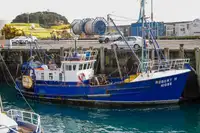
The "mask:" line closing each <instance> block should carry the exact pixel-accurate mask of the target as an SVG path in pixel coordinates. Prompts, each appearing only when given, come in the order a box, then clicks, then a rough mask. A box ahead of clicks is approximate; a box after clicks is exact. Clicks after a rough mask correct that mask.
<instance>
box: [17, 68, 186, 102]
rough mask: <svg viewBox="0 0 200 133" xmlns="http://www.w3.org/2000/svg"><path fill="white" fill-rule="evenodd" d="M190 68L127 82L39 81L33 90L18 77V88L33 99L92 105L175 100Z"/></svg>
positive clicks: (179, 94) (179, 95)
mask: <svg viewBox="0 0 200 133" xmlns="http://www.w3.org/2000/svg"><path fill="white" fill-rule="evenodd" d="M188 74H189V72H184V73H180V74H176V75H171V76H165V77H162V78H155V79H149V80H144V81H138V82H130V83H113V84H109V85H104V86H89V85H85V86H84V85H83V86H82V85H80V86H78V85H71V86H69V85H59V84H58V83H50V84H48V85H47V84H46V83H41V82H40V84H36V85H35V86H34V91H33V92H31V91H28V90H26V89H24V88H23V87H22V85H21V82H20V81H19V80H17V81H16V83H17V85H18V86H19V89H20V90H18V91H20V92H22V93H23V94H24V96H26V97H28V98H32V99H36V100H42V101H48V102H49V101H50V102H60V103H67V104H68V103H72V104H75V103H78V104H83V105H84V104H89V105H90V104H91V105H97V104H99V105H106V104H111V105H115V104H116V105H147V104H149V105H150V104H171V103H178V101H179V100H180V97H181V94H182V92H183V90H184V87H185V84H186V80H187V76H188Z"/></svg>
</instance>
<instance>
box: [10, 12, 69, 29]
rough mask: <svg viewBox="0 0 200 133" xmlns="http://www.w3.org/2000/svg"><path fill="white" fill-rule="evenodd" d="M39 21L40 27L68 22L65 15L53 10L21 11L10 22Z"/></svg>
mask: <svg viewBox="0 0 200 133" xmlns="http://www.w3.org/2000/svg"><path fill="white" fill-rule="evenodd" d="M27 22H29V23H39V24H40V25H41V26H42V27H45V28H46V27H50V26H54V25H59V24H61V23H63V24H69V22H68V20H67V19H66V18H65V16H62V15H60V14H57V13H55V12H47V11H44V12H35V13H29V14H28V13H23V14H20V15H18V16H16V18H15V19H13V21H12V23H27Z"/></svg>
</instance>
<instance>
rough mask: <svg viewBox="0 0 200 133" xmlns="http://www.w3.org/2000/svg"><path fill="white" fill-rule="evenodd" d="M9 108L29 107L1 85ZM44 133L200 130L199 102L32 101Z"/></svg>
mask: <svg viewBox="0 0 200 133" xmlns="http://www.w3.org/2000/svg"><path fill="white" fill-rule="evenodd" d="M0 94H1V95H2V97H3V104H4V107H5V109H6V110H8V109H10V108H20V109H26V108H28V107H27V105H26V104H25V102H24V101H23V100H22V99H21V98H18V97H17V96H16V92H15V90H14V89H13V88H10V87H8V86H6V85H0ZM30 104H31V106H32V107H33V108H34V110H35V111H36V112H37V113H39V114H40V115H41V121H42V126H43V128H44V131H45V133H200V105H184V106H165V107H163V106H162V107H155V108H137V109H124V110H119V109H94V108H83V107H69V106H66V105H51V104H40V103H37V102H33V101H30Z"/></svg>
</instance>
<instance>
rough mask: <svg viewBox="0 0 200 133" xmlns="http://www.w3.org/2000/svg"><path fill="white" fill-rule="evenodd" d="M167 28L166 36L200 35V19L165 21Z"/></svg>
mask: <svg viewBox="0 0 200 133" xmlns="http://www.w3.org/2000/svg"><path fill="white" fill-rule="evenodd" d="M165 29H166V30H165V35H166V36H199V35H200V19H195V20H194V21H183V22H170V23H165Z"/></svg>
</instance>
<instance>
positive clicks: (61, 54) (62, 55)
mask: <svg viewBox="0 0 200 133" xmlns="http://www.w3.org/2000/svg"><path fill="white" fill-rule="evenodd" d="M63 60H64V47H60V61H63Z"/></svg>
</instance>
